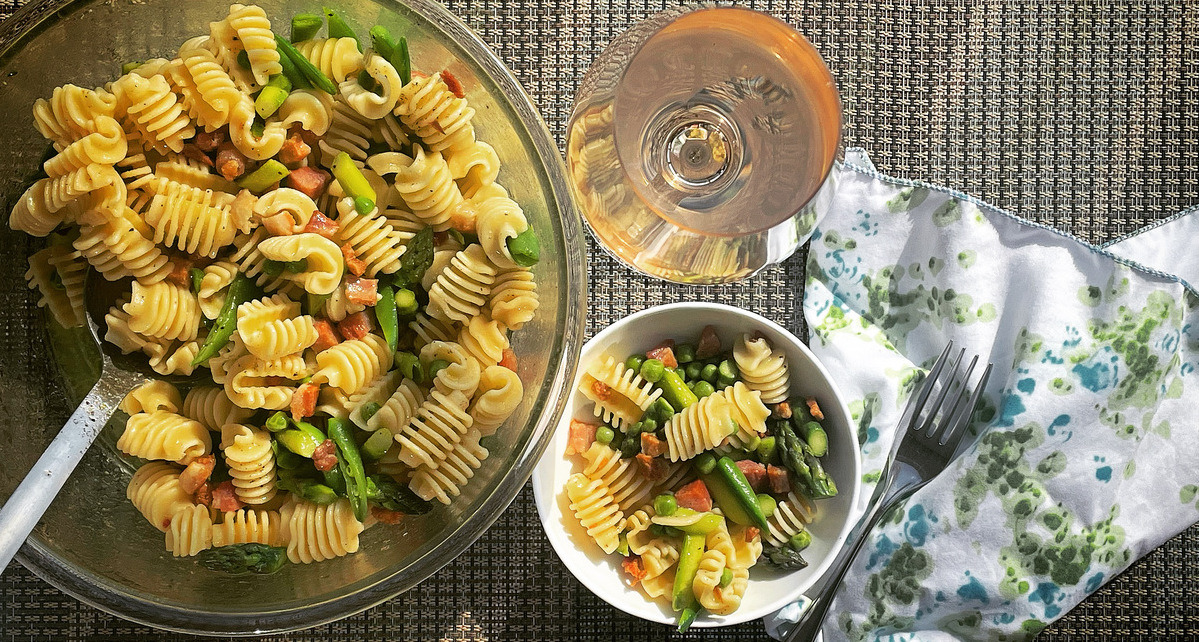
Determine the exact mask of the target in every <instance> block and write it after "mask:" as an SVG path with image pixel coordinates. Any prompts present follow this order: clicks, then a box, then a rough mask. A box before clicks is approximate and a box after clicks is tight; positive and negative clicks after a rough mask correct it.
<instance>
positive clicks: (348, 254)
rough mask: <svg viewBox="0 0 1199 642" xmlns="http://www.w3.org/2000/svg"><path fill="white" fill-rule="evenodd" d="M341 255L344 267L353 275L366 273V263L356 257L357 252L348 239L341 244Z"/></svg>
mask: <svg viewBox="0 0 1199 642" xmlns="http://www.w3.org/2000/svg"><path fill="white" fill-rule="evenodd" d="M341 255H342V256H343V257H345V260H346V269H347V270H349V271H350V272H351V273H353V274H354V275H355V276H362V275H363V274H365V273H366V263H365V262H364V261H363V260H362V259H360V258H358V253H357V252H355V251H354V246H353V245H350V243H349V241H346V243H345V245H342V246H341Z"/></svg>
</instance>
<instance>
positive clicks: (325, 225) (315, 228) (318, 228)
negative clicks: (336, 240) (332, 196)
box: [304, 212, 339, 240]
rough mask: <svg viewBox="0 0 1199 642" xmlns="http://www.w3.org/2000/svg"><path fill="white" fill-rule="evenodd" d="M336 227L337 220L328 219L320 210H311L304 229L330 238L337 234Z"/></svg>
mask: <svg viewBox="0 0 1199 642" xmlns="http://www.w3.org/2000/svg"><path fill="white" fill-rule="evenodd" d="M338 227H339V226H338V225H337V221H334V220H333V219H330V218H329V217H327V216H325V215H324V214H321V213H320V212H313V213H312V218H310V219H308V225H305V226H304V231H305V232H312V233H313V234H320V235H321V236H323V237H325V238H327V239H330V240H332V239H333V237H335V236H337V228H338Z"/></svg>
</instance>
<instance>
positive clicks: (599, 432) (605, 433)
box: [595, 426, 616, 445]
mask: <svg viewBox="0 0 1199 642" xmlns="http://www.w3.org/2000/svg"><path fill="white" fill-rule="evenodd" d="M615 436H616V433H615V431H613V430H612V429H611V428H609V427H607V426H600V427H599V428H596V429H595V440H596V441H598V442H600V443H601V444H604V445H607V444H610V443H612V438H613V437H615Z"/></svg>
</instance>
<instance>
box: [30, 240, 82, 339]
mask: <svg viewBox="0 0 1199 642" xmlns="http://www.w3.org/2000/svg"><path fill="white" fill-rule="evenodd" d="M77 256H78V254H77V253H75V252H71V251H69V250H67V248H66V247H63V246H61V245H53V246H50V247H48V248H46V249H44V250H39V251H38V252H36V253H34V255H33V256H31V257H29V269H28V270H27V271H26V272H25V281H26V282H27V283H28V285H29V287H30V288H32V289H36V290H37V291H38V294H39V297H38V301H37V305H38V307H39V308H46V309H47V310H49V311H50V315H51V316H52V317H54V320H55V321H57V322H58V324H59V325H61V326H62V327H64V328H76V327H79V326H82V325H83V324H84V321H85V319H84V316H83V315H84V310H83V285H84V279H85V278H86V276H87V265H86V264H84V263H82V262H81V261H78V260H77Z"/></svg>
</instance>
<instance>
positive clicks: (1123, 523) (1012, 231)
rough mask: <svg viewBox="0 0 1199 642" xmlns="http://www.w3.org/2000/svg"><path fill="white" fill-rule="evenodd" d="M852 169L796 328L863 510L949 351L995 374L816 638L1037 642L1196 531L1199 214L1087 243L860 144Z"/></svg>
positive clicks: (779, 620) (773, 624)
mask: <svg viewBox="0 0 1199 642" xmlns="http://www.w3.org/2000/svg"><path fill="white" fill-rule="evenodd" d="M842 169H843V171H842V173H841V176H840V184H839V186H838V192H837V196H836V198H835V199H834V206H833V209H832V210H831V211H830V212H829V213H827V215H826V216H824V218H823V219H821V220H819V221H816V228H815V230H814V231H813V233H812V243H811V251H810V254H809V258H808V265H807V285H806V289H805V294H804V313H805V316H806V318H807V321H808V324H809V327H810V328H811V337H810V340H809V343H810V345H811V347H812V350H813V351H814V352H815V353H816V354H817V356H818V357H819V358H820V359H821V360H822V361H823V362H824V363H825V364H826V365H827V366H828V367H829V370H830V371H831V372H832V373H833V377H834V378H835V379H836V380H837V384H838V385H839V386H840V388H841V390H842V392H843V393H844V394H845V395H846V397H847V398H848V399H849V400H851V406H850V407H851V410H852V411H853V414H854V418H855V420H856V421H857V423H858V441H859V444H858V446H859V447H860V448H861V451H862V461H863V466H862V470H863V472H864V475H863V483H864V485H865V488H864V489H863V492H862V493H861V497H862V498H863V502H865V501H867V500H868V498H869V497H870V496H871V492H872V491H873V487H874V484H875V483H876V482H877V479H878V477H879V471H880V470H881V467H882V465H883V463H884V459H885V456H886V454H887V453H888V452H889V450H890V447H891V443H892V440H893V439H894V437H895V434H894V430H895V423H896V421H897V420H898V418H899V415H900V413H901V412H902V410H903V406H904V403H905V402H906V400H907V397H908V395H909V394H911V392H912V391H913V389H914V387H915V384H916V382H917V381H918V380H919V378H920V377H921V375H922V374H923V372H925V369H926V368H927V367H928V366H930V365H931V364H932V362H933V361H934V360H935V358H936V357H937V356H938V355H939V354H940V352H941V350H942V349H943V347H944V346H945V343H946V341H949V340H952V341H953V342H954V344H955V345H957V346H962V347H965V348H966V352H967V354H968V355H969V354H971V353H977V354H980V355H982V357H983V358H984V359H989V360H990V361H991V362H993V363H994V364H995V372H993V373H992V376H991V381H990V383H989V385H988V387H987V391H986V395H985V402H984V407H983V408H982V409H981V410H980V411H979V412H978V413H977V414H976V417H975V422H974V424H973V426H972V435H971V436H969V437H968V438H967V441H969V442H970V446H969V447H968V448H967V449H966V450H965V451H964V453H963V454H962V455H961V456H960V457H959V458H958V459H957V460H956V461H955V462H954V463H953V464H951V466H950V468H949V469H948V470H946V471H945V472H944V473H943V474H942V475H940V476H939V477H938V478H937V479H935V480H933V482H932V483H930V484H929V485H928V486H926V487H925V488H923V489H922V490H921V491H919V492H918V493H916V494H915V495H914V496H913V497H912V498H910V499H909V500H908V501H907V502H906V504H905V505H904V506H902V507H901V509H899V510H896V511H894V512H892V513H891V514H890V515H889V516H888V517H885V518H884V520H883V521H882V522H881V523H880V525H879V526H878V527H877V528H876V529H875V530H874V531H873V532H872V533H871V534H870V535H869V537H870V540H869V541H868V542H867V544H866V546H865V547H864V548H863V551H862V553H861V554H860V555H859V557H858V559H857V560H856V562H855V566H854V568H853V569H852V570H851V571H850V574H849V575H848V576H847V577H846V580H845V582H844V584H843V585H842V587H841V591H840V593H839V596H838V598H837V600H836V602H835V603H834V604H833V606H832V608H831V609H830V611H829V617H828V619H827V620H826V621H825V628H824V637H825V639H826V640H830V641H831V640H845V639H848V640H863V639H864V640H877V639H886V640H951V639H972V640H1021V639H1028V638H1031V637H1033V636H1034V635H1035V634H1036V633H1037V632H1039V631H1040V630H1041V629H1043V628H1044V627H1045V626H1046V625H1047V624H1048V623H1049V622H1052V621H1053V620H1055V619H1057V618H1058V617H1060V616H1061V615H1062V614H1064V613H1065V612H1066V611H1067V610H1069V609H1070V608H1071V607H1072V606H1074V605H1075V604H1077V603H1078V602H1079V601H1081V600H1082V599H1083V598H1084V597H1086V596H1087V595H1088V594H1089V593H1091V592H1093V591H1095V590H1096V589H1098V588H1099V587H1100V586H1102V585H1103V583H1104V582H1106V581H1107V580H1109V579H1111V578H1112V577H1113V576H1115V575H1116V574H1118V573H1120V571H1122V570H1124V569H1125V568H1127V567H1128V566H1129V565H1130V564H1131V563H1132V562H1133V561H1134V560H1136V559H1137V558H1139V557H1141V556H1142V555H1144V554H1146V553H1147V552H1149V551H1150V550H1151V549H1153V548H1154V547H1156V546H1158V545H1159V544H1161V543H1162V542H1163V541H1165V540H1166V539H1168V538H1170V537H1172V536H1173V535H1175V534H1177V533H1179V532H1180V531H1182V530H1183V529H1185V528H1187V527H1188V526H1189V525H1191V524H1192V523H1194V522H1196V521H1197V520H1199V486H1197V484H1199V422H1196V421H1195V419H1194V418H1195V416H1196V415H1197V414H1199V395H1197V394H1196V393H1195V392H1194V390H1193V389H1194V387H1195V386H1196V383H1197V378H1199V377H1197V374H1196V370H1195V368H1196V365H1197V364H1199V296H1197V294H1196V291H1195V290H1194V289H1193V288H1192V287H1191V286H1190V285H1188V283H1187V281H1186V279H1185V273H1195V276H1197V277H1199V260H1197V259H1195V258H1194V257H1195V256H1197V255H1199V253H1195V252H1194V251H1193V248H1191V247H1187V245H1189V244H1192V243H1193V242H1192V241H1191V239H1194V238H1195V235H1194V234H1188V233H1186V230H1188V229H1193V228H1194V226H1196V225H1199V223H1196V218H1199V217H1196V216H1181V217H1179V218H1177V219H1175V220H1172V221H1170V222H1168V223H1166V224H1165V225H1163V226H1161V227H1158V228H1155V229H1152V230H1150V231H1148V232H1145V233H1144V234H1142V235H1137V236H1134V237H1131V238H1128V239H1124V240H1121V241H1119V242H1117V243H1114V244H1111V245H1109V246H1106V247H1105V248H1097V247H1094V246H1091V245H1089V244H1087V243H1085V242H1083V241H1081V240H1079V239H1077V238H1074V237H1072V236H1070V235H1067V234H1064V233H1061V232H1058V231H1056V230H1053V229H1050V228H1046V227H1043V226H1039V225H1036V224H1033V223H1030V222H1029V221H1025V220H1022V219H1019V218H1017V217H1015V216H1013V215H1011V214H1009V213H1007V212H1004V211H1002V210H999V209H997V208H994V207H991V206H988V205H986V204H985V203H982V202H979V201H978V200H976V199H973V198H971V197H969V196H966V195H964V194H960V193H957V192H953V191H950V190H947V189H944V188H941V187H936V186H932V185H927V184H923V183H917V182H911V181H903V180H897V179H893V178H889V177H886V176H883V175H881V174H879V173H877V172H876V171H875V170H874V168H873V166H872V165H871V163H870V161H869V159H868V158H867V157H866V155H865V153H864V152H862V151H861V150H850V152H849V153H848V154H847V156H846V160H845V163H844V165H843V168H842ZM1174 265H1178V266H1180V267H1181V268H1183V270H1182V271H1183V272H1184V274H1183V275H1181V276H1179V275H1177V272H1176V271H1175V270H1172V269H1171V267H1172V266H1174ZM1150 266H1152V267H1150ZM1188 386H1189V388H1188ZM834 447H835V445H834ZM798 611H799V608H798V606H797V605H793V606H792V607H790V608H788V609H784V610H783V611H781V612H780V613H779V614H776V615H775V616H774V617H772V618H767V622H766V624H767V629H768V631H770V632H771V633H772V634H773V635H776V636H777V635H779V633H780V632H781V631H785V629H786V622H787V621H788V620H790V621H794V619H795V618H796V617H797V615H798Z"/></svg>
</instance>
